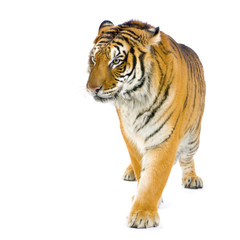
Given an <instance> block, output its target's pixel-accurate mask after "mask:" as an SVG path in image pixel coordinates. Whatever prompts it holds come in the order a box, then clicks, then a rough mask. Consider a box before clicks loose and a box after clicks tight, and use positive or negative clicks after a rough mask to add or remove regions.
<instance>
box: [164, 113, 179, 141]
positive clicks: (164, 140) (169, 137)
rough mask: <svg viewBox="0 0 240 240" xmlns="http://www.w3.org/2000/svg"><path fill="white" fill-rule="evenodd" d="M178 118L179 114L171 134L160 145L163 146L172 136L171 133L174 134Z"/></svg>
mask: <svg viewBox="0 0 240 240" xmlns="http://www.w3.org/2000/svg"><path fill="white" fill-rule="evenodd" d="M179 117H180V114H179V115H178V117H177V120H176V122H175V125H174V127H173V129H172V131H171V133H170V134H169V135H168V136H167V137H166V138H165V139H164V140H163V141H162V142H161V143H160V144H163V143H164V142H166V141H167V140H168V139H169V138H170V137H171V136H172V135H173V133H174V130H175V129H176V126H177V123H178V120H179Z"/></svg>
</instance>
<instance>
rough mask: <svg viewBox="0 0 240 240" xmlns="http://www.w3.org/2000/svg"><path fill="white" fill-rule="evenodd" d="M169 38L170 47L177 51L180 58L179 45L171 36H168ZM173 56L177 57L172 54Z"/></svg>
mask: <svg viewBox="0 0 240 240" xmlns="http://www.w3.org/2000/svg"><path fill="white" fill-rule="evenodd" d="M169 40H170V45H171V47H172V48H173V49H174V50H175V51H176V52H178V55H179V57H180V58H182V57H181V52H180V49H179V45H178V44H177V43H176V42H175V41H174V40H173V39H172V38H171V37H169ZM174 56H175V57H177V56H176V55H175V54H174Z"/></svg>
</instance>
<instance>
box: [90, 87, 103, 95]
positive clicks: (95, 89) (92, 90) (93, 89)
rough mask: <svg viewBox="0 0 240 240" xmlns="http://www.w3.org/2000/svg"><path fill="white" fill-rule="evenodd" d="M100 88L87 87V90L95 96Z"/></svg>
mask: <svg viewBox="0 0 240 240" xmlns="http://www.w3.org/2000/svg"><path fill="white" fill-rule="evenodd" d="M101 88H102V87H101V86H100V87H93V88H92V87H88V89H89V90H90V91H91V92H93V93H95V94H97V93H98V92H99V90H100V89H101Z"/></svg>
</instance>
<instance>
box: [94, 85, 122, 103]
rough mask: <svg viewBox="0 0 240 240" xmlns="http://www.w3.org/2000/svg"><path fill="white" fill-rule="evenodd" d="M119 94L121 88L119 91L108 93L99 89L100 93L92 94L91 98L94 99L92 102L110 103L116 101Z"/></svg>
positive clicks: (112, 90)
mask: <svg viewBox="0 0 240 240" xmlns="http://www.w3.org/2000/svg"><path fill="white" fill-rule="evenodd" d="M120 92H121V88H120V89H111V90H108V91H103V90H102V89H100V91H98V92H97V93H95V94H93V98H94V100H96V101H98V102H103V103H104V102H112V101H116V100H117V98H118V97H119V94H120ZM91 94H92V93H91Z"/></svg>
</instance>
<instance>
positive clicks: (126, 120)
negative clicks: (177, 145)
mask: <svg viewBox="0 0 240 240" xmlns="http://www.w3.org/2000/svg"><path fill="white" fill-rule="evenodd" d="M139 112H141V111H139V109H137V108H127V106H122V107H121V108H120V113H121V120H122V126H123V131H124V133H125V134H126V135H127V137H128V139H129V140H131V141H132V142H133V143H134V145H135V146H136V147H137V149H138V151H139V152H140V153H141V154H145V153H146V151H147V149H150V148H151V147H153V146H157V145H159V144H160V143H161V141H162V139H164V138H165V137H166V136H167V134H168V133H169V130H170V127H169V125H168V124H165V125H164V126H163V128H162V129H161V131H159V132H158V133H157V134H156V135H155V136H154V137H152V138H148V136H149V135H150V134H151V133H152V132H154V131H155V130H156V129H158V128H159V125H161V122H162V121H163V119H162V120H161V119H160V120H159V122H155V121H153V122H150V123H148V124H147V125H146V126H144V127H143V128H141V130H139V128H140V127H141V126H142V125H143V120H144V118H145V117H146V115H147V114H148V113H146V114H142V115H141V117H138V115H139ZM146 139H147V141H146Z"/></svg>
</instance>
